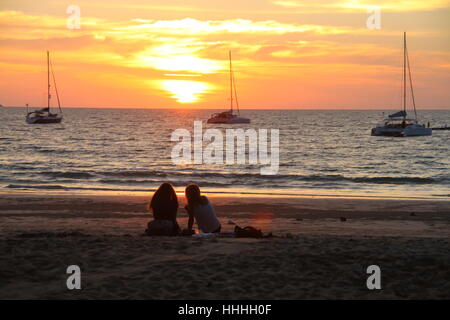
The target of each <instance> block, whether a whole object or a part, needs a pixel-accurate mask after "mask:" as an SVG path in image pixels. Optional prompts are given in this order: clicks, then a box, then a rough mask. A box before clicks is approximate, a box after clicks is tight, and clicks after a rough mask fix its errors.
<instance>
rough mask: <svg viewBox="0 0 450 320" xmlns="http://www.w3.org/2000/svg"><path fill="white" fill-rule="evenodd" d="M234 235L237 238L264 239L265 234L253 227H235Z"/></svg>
mask: <svg viewBox="0 0 450 320" xmlns="http://www.w3.org/2000/svg"><path fill="white" fill-rule="evenodd" d="M234 234H235V235H236V237H237V238H262V237H263V233H262V231H261V230H258V229H255V228H253V227H250V226H249V227H245V228H241V227H239V226H236V227H234Z"/></svg>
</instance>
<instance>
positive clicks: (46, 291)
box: [0, 193, 450, 299]
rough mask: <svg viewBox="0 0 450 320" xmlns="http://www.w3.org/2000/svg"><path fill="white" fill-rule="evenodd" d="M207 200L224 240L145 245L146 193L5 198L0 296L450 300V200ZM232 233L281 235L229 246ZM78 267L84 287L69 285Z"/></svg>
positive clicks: (0, 209) (148, 241)
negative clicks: (374, 278)
mask: <svg viewBox="0 0 450 320" xmlns="http://www.w3.org/2000/svg"><path fill="white" fill-rule="evenodd" d="M209 197H210V199H211V201H212V202H213V204H214V206H215V208H216V211H217V214H218V215H219V218H220V220H221V222H222V225H223V231H224V233H225V235H223V236H221V237H216V238H190V237H147V236H143V235H142V234H143V230H144V229H145V227H146V224H147V222H148V221H149V220H150V216H149V214H148V213H147V212H146V209H145V205H146V202H147V201H148V198H149V196H148V195H140V194H139V195H136V194H95V195H87V194H64V193H54V194H46V195H39V196H38V195H36V194H32V193H3V194H1V195H0V230H1V236H0V261H1V263H0V298H1V299H24V298H30V299H80V298H82V299H390V298H396V299H449V298H450V272H449V271H450V202H449V201H437V200H410V199H398V200H394V199H373V198H372V199H363V198H315V197H289V198H283V197H269V196H259V197H250V196H246V197H236V196H234V197H230V196H223V195H210V196H209ZM181 205H183V204H181ZM179 216H180V219H179V222H180V225H181V226H182V227H184V226H185V225H186V213H185V212H184V210H180V212H179ZM341 218H343V219H341ZM235 224H238V225H240V226H246V225H252V226H255V227H257V228H261V229H262V230H263V231H264V232H269V231H270V232H273V233H274V235H275V237H274V238H268V239H237V238H233V237H231V236H230V234H231V232H232V230H233V228H234V226H235ZM73 264H76V265H78V266H80V268H81V272H82V281H81V286H82V289H81V290H72V291H70V290H68V289H67V287H66V279H67V277H68V275H67V274H66V268H67V267H68V266H69V265H73ZM372 264H376V265H378V266H380V268H381V285H382V289H381V290H368V289H367V287H366V279H367V277H368V276H369V275H368V274H367V273H366V268H367V267H368V266H369V265H372Z"/></svg>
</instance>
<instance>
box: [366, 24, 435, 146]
mask: <svg viewBox="0 0 450 320" xmlns="http://www.w3.org/2000/svg"><path fill="white" fill-rule="evenodd" d="M406 66H408V76H409V84H410V87H411V97H412V102H413V107H414V117H410V118H408V117H407V112H406V78H407V75H406ZM383 122H384V123H383V124H381V125H379V126H377V127H376V128H373V129H372V136H396V137H410V136H430V135H431V134H432V132H433V130H432V129H431V128H426V127H425V125H421V124H419V123H418V121H417V110H416V102H415V100H414V91H413V84H412V79H411V68H410V65H409V55H408V49H407V47H406V32H404V33H403V110H401V111H399V112H395V113H393V114H391V115H389V117H388V118H387V119H384V121H383Z"/></svg>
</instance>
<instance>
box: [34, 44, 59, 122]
mask: <svg viewBox="0 0 450 320" xmlns="http://www.w3.org/2000/svg"><path fill="white" fill-rule="evenodd" d="M50 71H51V73H52V78H53V85H54V86H55V92H56V98H57V100H58V108H59V111H60V112H61V114H57V113H51V112H50V100H51V94H50V88H51V86H50ZM62 118H63V116H62V110H61V104H60V101H59V95H58V89H57V87H56V81H55V75H54V74H53V68H52V66H51V62H50V53H49V52H48V51H47V108H42V109H38V110H35V111H33V112H28V104H27V117H26V122H27V123H29V124H37V123H60V122H61V120H62Z"/></svg>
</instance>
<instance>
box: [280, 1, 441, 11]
mask: <svg viewBox="0 0 450 320" xmlns="http://www.w3.org/2000/svg"><path fill="white" fill-rule="evenodd" d="M272 3H273V4H274V5H277V6H280V7H284V8H289V9H301V10H302V11H303V12H311V13H312V12H319V13H320V12H322V13H325V12H328V11H334V12H361V11H365V10H367V8H370V7H374V6H376V7H378V8H380V9H381V10H383V11H390V12H404V11H421V10H423V11H426V10H434V9H440V8H447V7H448V6H449V2H448V0H428V1H423V0H378V1H373V0H318V1H308V2H305V1H298V0H273V1H272Z"/></svg>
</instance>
